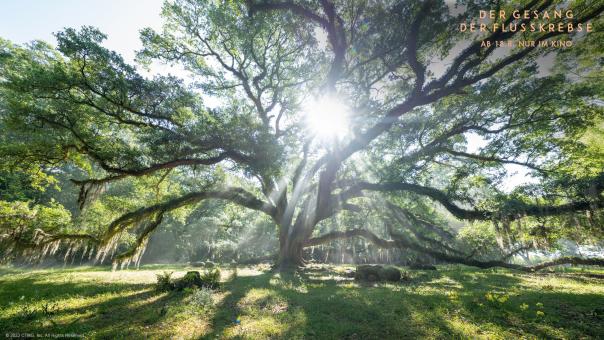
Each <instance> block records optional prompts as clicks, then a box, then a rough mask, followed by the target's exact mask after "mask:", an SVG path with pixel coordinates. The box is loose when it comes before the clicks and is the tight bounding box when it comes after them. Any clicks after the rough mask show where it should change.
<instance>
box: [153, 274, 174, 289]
mask: <svg viewBox="0 0 604 340" xmlns="http://www.w3.org/2000/svg"><path fill="white" fill-rule="evenodd" d="M156 276H157V283H156V285H155V287H156V288H157V290H159V291H162V292H165V291H170V290H173V289H174V283H173V282H172V272H163V273H162V274H157V275H156Z"/></svg>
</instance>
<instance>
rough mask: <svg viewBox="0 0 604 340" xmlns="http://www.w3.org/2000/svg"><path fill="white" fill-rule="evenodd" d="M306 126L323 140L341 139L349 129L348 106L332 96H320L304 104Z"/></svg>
mask: <svg viewBox="0 0 604 340" xmlns="http://www.w3.org/2000/svg"><path fill="white" fill-rule="evenodd" d="M304 114H305V117H306V126H307V127H308V129H309V131H310V132H311V133H312V134H313V135H314V136H316V137H317V138H318V139H319V140H321V141H323V142H333V141H334V140H340V139H342V138H343V137H344V136H345V135H346V134H347V133H348V130H349V121H348V118H349V117H348V116H349V112H348V108H347V107H346V105H344V104H343V103H342V102H341V101H339V100H337V99H335V98H332V97H326V96H324V97H321V98H318V99H313V100H311V101H308V102H307V103H305V105H304Z"/></svg>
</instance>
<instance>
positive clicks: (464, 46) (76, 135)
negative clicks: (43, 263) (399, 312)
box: [0, 0, 604, 268]
mask: <svg viewBox="0 0 604 340" xmlns="http://www.w3.org/2000/svg"><path fill="white" fill-rule="evenodd" d="M559 6H565V7H568V8H569V9H571V10H572V11H573V16H572V18H568V17H563V18H551V19H549V20H550V21H551V22H555V23H558V22H562V23H565V24H566V25H564V27H565V28H564V29H562V30H555V31H551V32H550V31H545V32H539V31H536V32H520V31H519V30H515V31H510V30H506V31H503V30H495V31H487V32H474V33H470V32H460V31H459V29H458V25H459V24H460V23H461V22H469V21H471V20H475V19H476V17H477V16H478V11H479V10H481V9H496V10H499V9H505V10H507V13H508V15H507V16H505V17H503V18H497V19H494V20H496V21H497V22H499V23H500V24H501V25H503V26H508V27H509V25H510V24H518V25H519V24H522V23H524V24H530V23H539V20H544V19H535V18H532V17H531V18H524V17H520V18H514V17H512V16H511V15H510V14H511V13H512V10H513V9H519V10H530V11H537V12H543V11H553V10H554V9H556V8H558V7H559ZM603 11H604V4H602V3H601V2H598V1H569V2H564V3H561V2H558V1H552V0H531V1H509V2H501V1H470V0H468V1H458V2H457V5H451V4H447V3H446V2H445V1H365V0H358V1H333V0H319V1H306V0H300V1H298V0H295V1H294V0H291V1H289V0H248V1H237V0H234V1H211V0H176V1H167V2H166V3H165V6H164V9H163V18H164V20H165V24H164V26H163V29H162V30H161V31H154V30H152V29H145V30H143V31H142V32H141V39H142V41H143V43H144V46H145V47H144V49H143V50H142V51H139V53H138V59H139V62H140V65H139V66H138V67H139V68H140V67H141V66H150V67H151V69H153V66H154V65H157V64H158V63H167V64H169V65H174V66H176V67H179V68H181V69H182V72H183V73H186V74H187V75H188V80H187V81H184V80H181V79H179V78H177V77H175V76H171V75H162V76H155V77H152V78H149V77H145V76H143V75H142V74H141V73H140V72H139V70H138V69H137V67H135V66H132V65H129V64H128V63H126V62H125V61H124V59H123V58H122V57H121V56H120V55H118V54H116V53H115V52H112V51H109V50H107V49H106V48H104V47H103V46H102V42H103V40H104V39H105V38H106V37H105V36H104V35H103V34H102V33H101V32H99V31H98V30H96V29H94V28H91V27H84V28H82V29H81V30H79V31H76V30H74V29H66V30H64V31H63V32H59V33H57V34H56V37H57V41H58V46H57V47H56V48H54V47H52V46H50V45H48V44H45V43H42V42H35V43H32V44H30V45H28V46H17V45H14V44H11V43H10V42H8V41H1V45H0V110H1V111H0V119H1V121H2V123H1V124H2V125H1V126H0V128H1V129H2V131H3V135H2V137H0V139H1V140H2V143H3V145H2V146H1V147H0V153H1V154H2V157H3V162H4V165H5V166H7V164H10V165H11V166H14V167H19V166H20V167H22V168H23V167H27V166H28V164H29V165H31V164H36V165H42V166H44V167H47V168H48V167H52V166H58V165H61V164H66V163H70V164H78V165H79V166H80V167H82V168H85V169H87V170H88V173H89V174H90V177H89V178H84V179H82V178H78V179H74V183H76V184H77V185H78V186H80V189H81V190H80V197H79V203H80V206H81V208H82V209H84V208H85V207H86V205H87V204H89V203H90V202H91V201H92V200H94V199H95V198H96V197H97V196H99V195H102V192H103V189H104V188H106V187H107V186H111V185H114V184H116V183H119V181H124V180H126V179H128V178H146V177H151V176H160V177H162V178H165V177H168V178H172V179H173V180H175V181H178V182H179V188H178V189H177V190H173V191H172V192H170V193H168V194H166V195H164V196H162V199H161V201H160V202H150V203H148V204H146V205H145V206H143V207H140V208H138V209H134V210H132V211H131V212H128V213H126V214H124V215H122V216H121V217H119V218H117V219H115V220H114V221H113V222H112V223H110V224H109V225H107V226H106V227H105V228H102V230H101V231H99V232H98V233H96V234H93V233H84V232H75V233H74V232H71V233H60V232H57V233H45V232H38V233H35V234H33V235H34V236H32V238H31V239H30V240H28V241H27V242H28V243H27V246H28V247H30V248H36V249H41V250H39V251H40V252H46V251H48V249H49V248H52V247H58V244H60V242H70V243H73V244H75V243H76V242H80V243H82V244H88V245H91V246H93V247H94V249H95V250H94V251H95V253H96V254H97V257H98V258H104V257H105V256H106V255H107V254H111V252H112V251H113V250H115V247H116V245H117V240H118V239H119V237H120V235H121V234H122V233H124V232H129V233H133V234H135V235H136V242H134V243H133V245H132V247H130V248H129V249H126V250H123V251H122V252H121V253H118V254H116V255H115V261H117V262H125V263H127V262H129V261H130V260H131V259H133V258H135V259H136V258H137V257H139V256H140V254H141V251H142V250H143V249H144V246H145V244H146V242H147V239H148V238H149V236H150V235H151V234H152V233H153V231H154V230H156V228H158V227H160V226H161V224H162V221H163V219H164V218H165V217H166V216H167V215H169V214H172V213H175V212H176V211H177V209H181V208H183V207H186V206H193V205H196V204H199V203H200V202H201V201H204V200H210V199H214V200H224V201H228V202H231V203H233V204H236V205H240V206H243V207H245V208H249V209H252V210H256V211H258V212H260V213H263V214H266V215H267V216H268V217H269V218H270V219H271V220H272V222H273V223H274V224H275V225H276V226H277V232H278V237H279V244H280V247H279V248H280V249H279V250H278V254H279V256H278V262H279V265H280V266H281V267H282V268H285V267H291V266H299V265H303V263H304V259H303V249H304V248H305V247H309V246H314V245H318V244H321V243H324V242H329V241H332V240H335V239H341V238H350V237H364V238H366V239H367V240H369V241H371V242H373V243H375V244H376V245H377V246H380V247H385V248H392V247H395V248H404V249H410V250H413V251H417V252H421V253H424V254H427V255H429V256H431V257H434V258H436V259H439V260H443V261H451V262H461V263H466V264H470V265H478V266H491V265H504V266H511V265H508V264H507V263H506V262H505V261H491V262H484V261H479V260H477V259H475V258H474V257H473V256H474V252H473V250H472V249H460V248H459V247H456V246H455V244H454V243H452V242H451V240H452V235H451V233H450V231H449V230H448V228H447V227H446V226H445V224H446V221H447V219H445V218H442V216H446V215H448V216H449V220H450V219H451V218H450V217H451V216H452V217H454V218H457V219H460V220H466V221H490V222H491V223H494V224H495V226H496V227H497V230H498V231H499V232H500V234H501V235H506V236H507V237H506V238H505V241H504V242H503V243H502V247H504V248H507V250H509V251H511V252H515V251H518V250H519V249H520V248H522V249H525V248H526V244H520V243H519V242H518V241H517V240H515V239H514V238H513V237H509V236H510V234H511V233H512V229H514V230H515V231H516V232H518V230H521V229H524V231H525V232H526V233H528V234H531V235H538V234H539V233H540V232H544V233H547V229H548V226H549V225H558V226H560V228H562V229H564V228H575V227H576V225H581V226H588V228H589V230H590V233H592V234H593V235H596V237H597V236H598V235H600V236H601V232H602V230H603V229H602V225H603V218H602V207H603V205H604V199H603V196H602V191H603V190H604V172H603V171H602V168H603V165H604V160H603V159H602V155H601V154H598V153H597V152H596V153H593V152H592V151H590V149H589V147H587V146H586V144H585V143H586V142H585V140H584V139H583V136H585V134H586V131H589V129H593V128H594V127H595V126H597V124H599V122H601V120H602V112H603V110H602V93H603V90H604V87H603V86H602V85H603V83H602V66H601V58H602V54H601V53H602V46H600V45H601V41H602V40H601V39H602V34H603V33H602V32H601V29H600V27H601V23H602V22H603V20H602V15H601V13H602V12H603ZM587 22H590V23H591V24H592V25H593V26H594V27H595V29H594V31H593V32H589V33H587V34H586V33H585V32H577V30H573V31H572V32H568V28H567V27H568V25H567V24H569V23H570V24H572V25H575V27H576V25H577V24H579V23H581V24H585V23H587ZM508 40H515V41H516V40H533V41H535V42H536V44H535V45H534V46H528V47H514V48H507V47H505V48H497V47H496V44H495V42H496V41H508ZM553 40H572V41H573V47H572V48H568V49H561V48H560V49H559V48H549V47H547V48H546V47H539V42H541V41H553ZM485 41H487V42H491V44H490V46H485V45H486V44H484V42H485ZM598 41H599V42H600V43H598ZM552 56H554V58H552ZM544 60H555V62H556V63H555V67H554V68H553V69H551V70H547V69H546V68H545V67H539V63H541V62H543V61H544ZM311 102H314V103H315V105H308V103H311ZM210 104H211V105H210ZM309 110H315V111H320V112H321V114H323V115H324V117H325V124H330V122H331V124H335V123H342V124H343V123H344V122H343V121H338V120H332V119H328V116H329V115H335V114H336V113H338V112H335V111H346V116H347V126H344V127H325V130H326V131H336V130H337V131H340V132H341V133H338V134H336V133H334V134H331V135H327V136H326V135H321V134H317V131H316V129H314V130H313V129H312V128H310V127H309V126H311V125H312V124H309V122H308V118H307V117H308V116H309V115H311V114H313V112H308V111H309ZM330 110H331V111H330ZM315 113H316V112H315ZM339 113H341V112H339ZM477 141H480V142H481V144H482V145H481V146H480V147H476V146H474V145H470V144H469V143H472V142H477ZM509 165H513V166H516V167H522V168H524V169H526V170H527V171H528V172H530V173H531V174H532V176H533V178H534V179H535V181H534V183H532V184H530V185H525V186H523V187H520V188H518V189H516V190H515V191H513V192H512V193H505V192H503V191H502V190H501V182H502V181H503V180H504V178H505V175H506V173H507V172H509V171H510V169H511V168H510V167H509ZM412 207H414V208H412ZM418 207H423V210H421V209H418ZM368 210H371V211H373V212H374V214H375V215H376V216H378V217H380V218H382V220H383V222H384V226H385V229H384V232H383V233H382V235H384V236H383V237H380V236H379V235H377V234H376V233H375V232H372V231H369V230H367V229H366V228H363V226H362V225H354V226H353V225H349V226H344V230H338V231H333V232H330V233H327V234H322V235H317V225H319V224H320V223H321V222H322V221H324V220H327V219H331V218H334V216H337V215H339V214H342V213H346V214H352V215H354V214H362V213H364V212H367V211H368ZM439 216H441V217H439ZM512 223H516V224H514V225H513V226H512ZM586 232H587V231H586ZM12 236H13V239H14V240H16V241H15V242H17V241H21V242H24V241H23V240H22V239H21V240H19V239H18V237H17V236H15V235H12ZM504 260H505V259H504ZM560 262H565V260H561V261H558V262H556V263H560ZM566 262H574V263H591V262H590V261H588V260H580V259H569V260H568V261H566ZM592 262H593V261H592ZM596 262H597V261H596Z"/></svg>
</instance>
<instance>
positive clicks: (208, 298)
mask: <svg viewBox="0 0 604 340" xmlns="http://www.w3.org/2000/svg"><path fill="white" fill-rule="evenodd" d="M213 293H214V292H213V291H212V290H211V289H210V288H207V287H201V288H199V289H195V290H193V293H192V294H191V303H192V304H193V305H196V306H199V307H208V306H211V305H212V294H213Z"/></svg>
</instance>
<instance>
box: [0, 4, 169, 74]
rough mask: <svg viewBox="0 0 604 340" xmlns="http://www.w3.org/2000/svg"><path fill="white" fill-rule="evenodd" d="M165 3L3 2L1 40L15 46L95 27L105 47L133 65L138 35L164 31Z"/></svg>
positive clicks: (137, 45) (52, 38)
mask: <svg viewBox="0 0 604 340" xmlns="http://www.w3.org/2000/svg"><path fill="white" fill-rule="evenodd" d="M162 3H163V0H102V1H98V0H97V1H91V0H1V1H0V37H2V38H4V39H8V40H11V41H12V42H15V43H19V44H22V43H26V42H29V41H32V40H44V41H47V42H50V43H53V44H55V42H56V41H55V39H54V37H53V35H52V33H54V32H58V31H61V30H63V29H64V28H66V27H73V28H79V27H81V26H84V25H89V26H95V27H97V28H99V29H100V30H101V31H102V32H103V33H105V34H107V35H108V38H107V40H106V42H105V44H104V45H105V46H106V47H107V48H109V49H112V50H115V51H117V52H119V53H120V54H122V55H123V56H124V58H125V59H126V60H127V61H129V62H131V61H132V60H133V59H134V55H135V51H136V50H138V49H140V48H141V47H142V45H141V43H140V40H139V33H138V32H139V31H140V30H141V29H142V28H144V27H152V28H155V29H159V28H161V18H160V12H161V6H162Z"/></svg>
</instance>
